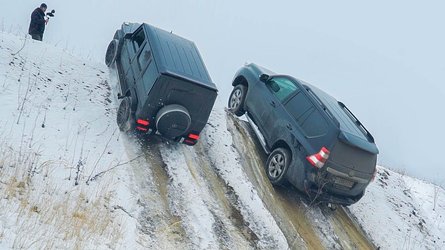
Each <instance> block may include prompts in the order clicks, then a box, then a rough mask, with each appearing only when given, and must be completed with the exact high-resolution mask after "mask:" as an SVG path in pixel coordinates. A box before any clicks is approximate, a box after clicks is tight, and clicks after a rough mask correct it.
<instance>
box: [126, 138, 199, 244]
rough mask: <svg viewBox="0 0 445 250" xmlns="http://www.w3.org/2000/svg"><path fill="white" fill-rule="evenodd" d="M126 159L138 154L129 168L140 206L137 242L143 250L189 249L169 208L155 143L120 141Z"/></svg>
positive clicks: (181, 228)
mask: <svg viewBox="0 0 445 250" xmlns="http://www.w3.org/2000/svg"><path fill="white" fill-rule="evenodd" d="M124 144H125V146H126V149H127V155H128V156H129V158H132V156H134V157H133V158H135V157H137V156H138V155H142V157H141V159H140V160H138V161H134V162H132V163H131V165H130V166H129V168H130V171H131V173H132V178H133V180H134V184H135V186H134V187H133V193H134V195H136V196H137V197H138V205H139V206H140V211H139V215H138V216H137V221H138V232H139V237H138V243H139V244H140V245H141V246H143V247H144V248H150V249H154V248H156V249H172V248H179V249H183V248H191V243H190V241H189V240H188V238H187V237H186V233H185V230H184V228H183V225H182V220H181V218H180V217H178V216H175V215H174V214H173V213H172V212H171V209H170V204H169V199H168V185H169V177H168V175H167V172H166V171H165V164H164V163H163V161H162V159H161V157H160V153H159V149H158V146H157V142H151V141H140V140H137V139H136V138H134V137H131V138H124Z"/></svg>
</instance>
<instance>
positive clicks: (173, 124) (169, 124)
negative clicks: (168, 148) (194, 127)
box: [156, 104, 192, 139]
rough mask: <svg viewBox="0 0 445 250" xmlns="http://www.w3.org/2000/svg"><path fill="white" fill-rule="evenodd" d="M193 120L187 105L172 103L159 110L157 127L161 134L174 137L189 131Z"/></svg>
mask: <svg viewBox="0 0 445 250" xmlns="http://www.w3.org/2000/svg"><path fill="white" fill-rule="evenodd" d="M191 121H192V119H191V118H190V114H189V112H188V111H187V109H186V108H185V107H183V106H181V105H178V104H172V105H167V106H165V107H163V108H161V110H159V112H158V114H157V115H156V128H157V130H158V132H159V133H160V134H161V135H163V136H165V137H167V138H170V139H174V138H176V137H179V136H181V135H183V134H184V133H185V132H187V131H188V129H189V127H190V124H191Z"/></svg>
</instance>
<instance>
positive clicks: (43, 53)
mask: <svg viewBox="0 0 445 250" xmlns="http://www.w3.org/2000/svg"><path fill="white" fill-rule="evenodd" d="M23 44H25V46H24V48H23V50H21V51H20V52H19V53H17V51H19V50H20V48H21V47H22V45H23ZM116 87H117V80H116V77H115V72H113V71H111V72H109V70H108V69H107V68H106V67H105V66H104V65H102V63H95V62H89V61H85V60H82V59H79V58H76V57H75V56H72V55H70V54H69V53H66V52H65V51H62V50H60V49H58V48H55V47H53V46H50V45H46V44H45V43H39V42H34V41H31V40H26V41H24V40H23V38H17V37H16V36H13V35H9V34H4V33H0V95H1V98H0V211H1V212H0V248H26V249H30V248H31V249H33V248H38V249H40V248H45V249H60V248H82V249H108V248H112V249H124V248H130V249H147V248H148V249H174V248H177V249H286V248H290V249H302V248H310V249H319V248H325V249H371V248H373V247H381V248H382V249H443V248H445V243H444V240H445V237H443V235H445V222H444V221H445V220H444V218H443V216H444V215H445V207H444V204H445V192H444V190H443V189H441V188H439V187H437V186H434V185H432V184H429V183H426V182H423V181H420V180H417V179H414V178H411V177H407V176H402V175H400V174H398V173H394V172H392V171H389V170H387V169H385V168H381V167H380V168H379V172H378V173H379V174H378V176H377V178H376V181H375V182H374V183H372V184H371V185H370V186H369V189H368V191H367V193H366V195H365V197H364V198H363V199H362V200H361V201H360V202H359V203H357V204H356V205H353V206H351V207H349V208H347V209H339V210H337V211H335V212H332V211H330V210H329V209H327V208H325V207H320V206H310V205H309V204H308V202H307V201H306V199H305V198H303V197H301V195H300V194H298V193H296V191H295V190H293V189H289V190H287V189H280V188H273V187H272V186H271V185H270V183H269V182H268V181H267V177H265V175H264V170H263V167H262V166H263V164H264V160H265V159H264V158H265V155H264V153H263V152H262V151H261V148H260V147H259V146H258V143H257V140H256V139H255V138H254V136H253V133H252V131H251V129H250V128H249V126H248V125H247V123H246V122H244V121H241V120H238V119H236V118H234V117H232V116H230V115H229V116H227V114H226V112H225V111H224V108H223V107H219V106H217V107H215V110H214V111H213V112H212V115H211V117H210V120H209V123H208V125H207V127H206V129H205V130H204V131H203V133H202V135H201V137H202V140H201V141H200V142H199V143H198V145H196V146H195V147H188V146H185V145H179V144H176V143H170V142H167V141H164V140H161V139H159V138H150V139H147V140H138V139H136V138H133V137H128V136H126V135H124V134H122V133H120V132H119V130H118V129H117V126H116V124H115V115H116V114H115V113H116V107H117V100H116V98H115V96H116V94H117V93H116ZM220 103H223V102H222V101H221V102H220ZM370 240H372V242H370Z"/></svg>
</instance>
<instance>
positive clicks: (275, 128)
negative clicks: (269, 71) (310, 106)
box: [261, 76, 299, 146]
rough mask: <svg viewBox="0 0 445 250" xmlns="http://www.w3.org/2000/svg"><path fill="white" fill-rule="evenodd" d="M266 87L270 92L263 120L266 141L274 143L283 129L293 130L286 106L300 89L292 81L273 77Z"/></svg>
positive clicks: (282, 77) (268, 92) (266, 99)
mask: <svg viewBox="0 0 445 250" xmlns="http://www.w3.org/2000/svg"><path fill="white" fill-rule="evenodd" d="M266 87H267V90H268V91H267V95H266V98H265V100H264V102H265V103H266V104H267V108H266V109H265V112H263V114H262V116H261V120H262V121H263V126H264V127H263V131H264V136H265V137H266V140H267V141H268V142H271V143H273V142H275V141H276V139H277V138H278V137H279V136H280V134H281V133H282V131H283V129H289V130H291V129H292V127H289V124H290V122H289V119H290V117H289V115H288V114H287V112H286V110H285V108H284V104H285V103H286V102H287V100H289V98H291V97H292V96H293V95H295V94H296V93H297V92H298V91H299V88H298V87H297V85H296V84H295V83H294V82H293V81H292V80H291V79H289V78H287V77H284V76H276V77H272V78H271V79H270V80H269V81H268V82H267V83H266ZM269 146H271V145H269Z"/></svg>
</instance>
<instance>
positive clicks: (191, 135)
mask: <svg viewBox="0 0 445 250" xmlns="http://www.w3.org/2000/svg"><path fill="white" fill-rule="evenodd" d="M189 138H190V139H193V140H199V135H195V134H189Z"/></svg>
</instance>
